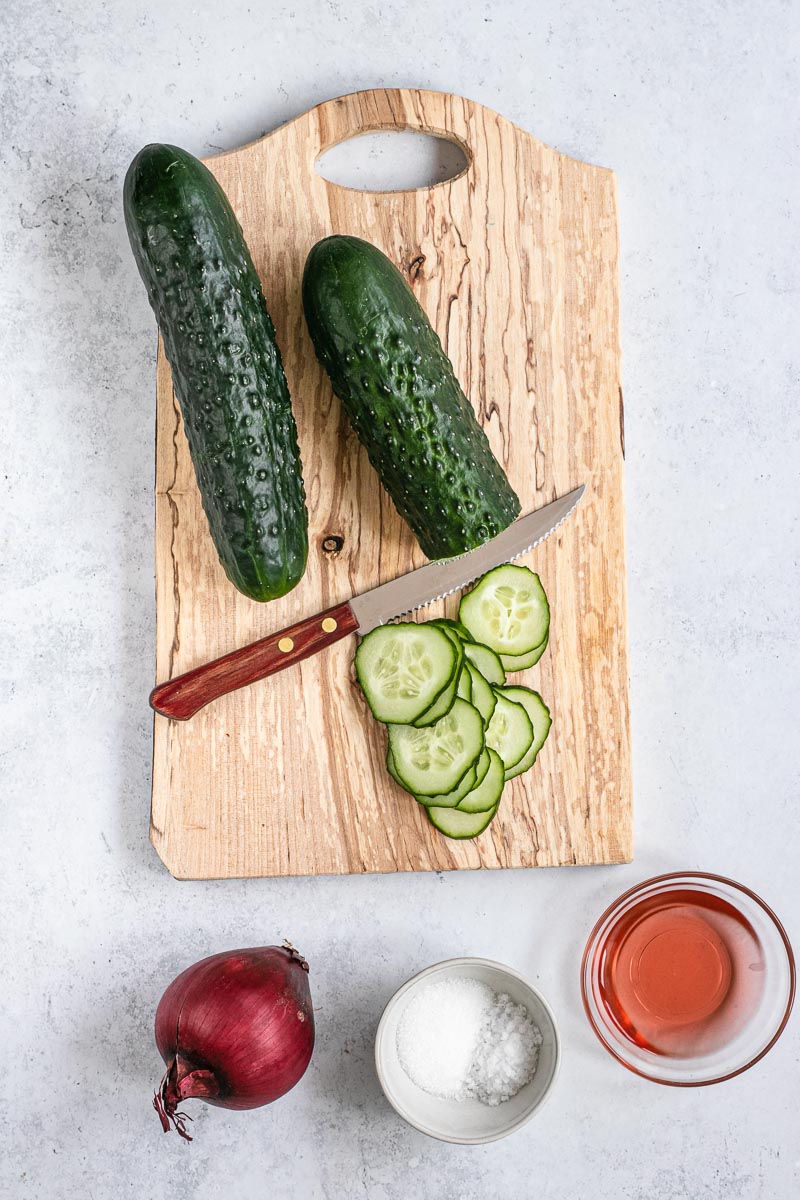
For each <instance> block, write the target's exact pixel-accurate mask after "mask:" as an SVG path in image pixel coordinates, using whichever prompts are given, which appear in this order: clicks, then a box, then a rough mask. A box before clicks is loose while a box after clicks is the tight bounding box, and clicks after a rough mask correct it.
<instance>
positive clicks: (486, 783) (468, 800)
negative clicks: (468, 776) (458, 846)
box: [458, 749, 505, 813]
mask: <svg viewBox="0 0 800 1200" xmlns="http://www.w3.org/2000/svg"><path fill="white" fill-rule="evenodd" d="M486 755H487V758H488V759H489V769H488V771H487V772H486V774H485V775H484V777H483V779H482V780H481V781H480V783H477V784H476V785H475V787H474V788H473V789H472V791H471V792H467V794H466V796H464V797H463V799H461V800H459V802H458V811H459V812H466V813H479V812H488V811H489V809H490V808H496V807H497V804H498V802H499V800H500V796H501V795H502V792H503V786H504V784H505V771H504V769H503V760H502V758H501V757H500V755H499V754H498V753H497V751H496V750H491V749H489V750H487V752H486Z"/></svg>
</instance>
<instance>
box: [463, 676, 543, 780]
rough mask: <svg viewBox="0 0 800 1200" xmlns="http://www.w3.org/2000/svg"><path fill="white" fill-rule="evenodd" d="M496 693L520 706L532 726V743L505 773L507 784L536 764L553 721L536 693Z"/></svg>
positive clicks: (513, 689)
mask: <svg viewBox="0 0 800 1200" xmlns="http://www.w3.org/2000/svg"><path fill="white" fill-rule="evenodd" d="M498 691H500V692H501V693H502V695H503V696H505V698H506V699H507V700H512V701H513V702H514V703H515V704H521V705H522V707H523V708H524V709H525V711H526V712H527V714H528V716H529V717H530V719H531V724H532V725H533V741H532V743H531V745H530V746H529V747H528V749H527V751H526V752H525V754H523V756H522V758H521V759H520V760H519V762H518V763H516V764H515V765H514V766H513V767H511V769H510V770H508V771H506V782H508V780H509V779H514V777H515V776H516V775H521V774H522V772H523V771H528V770H530V768H531V767H532V766H533V764H534V763H535V762H536V756H537V755H538V753H539V751H540V750H541V748H542V746H543V745H544V744H545V742H546V741H547V735H548V733H549V732H550V726H551V725H552V723H553V721H552V718H551V716H550V709H549V708H548V707H547V705H546V704H545V702H544V700H543V699H542V697H541V696H540V695H539V693H538V692H532V691H531V690H530V688H526V687H504V688H500V689H498ZM467 799H469V797H467Z"/></svg>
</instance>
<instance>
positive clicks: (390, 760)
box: [386, 746, 408, 792]
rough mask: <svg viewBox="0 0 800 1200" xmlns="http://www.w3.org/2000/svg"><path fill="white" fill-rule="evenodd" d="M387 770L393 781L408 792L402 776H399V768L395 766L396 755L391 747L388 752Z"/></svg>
mask: <svg viewBox="0 0 800 1200" xmlns="http://www.w3.org/2000/svg"><path fill="white" fill-rule="evenodd" d="M386 770H387V771H388V772H389V774H390V775H391V777H392V779H393V780H394V781H395V783H396V784H397V786H398V787H401V788H402V789H403V791H404V792H407V791H408V788H407V787H406V785H405V784H404V783H403V781H402V779H401V778H400V776H399V775H398V774H397V767H396V766H395V765H394V755H393V754H392V747H391V746H390V747H389V749H388V750H387V751H386Z"/></svg>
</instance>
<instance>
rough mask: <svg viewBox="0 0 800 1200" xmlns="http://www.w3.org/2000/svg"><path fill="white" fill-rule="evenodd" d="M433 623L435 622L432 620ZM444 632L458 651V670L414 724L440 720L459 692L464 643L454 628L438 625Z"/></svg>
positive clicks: (431, 722) (465, 697) (427, 723)
mask: <svg viewBox="0 0 800 1200" xmlns="http://www.w3.org/2000/svg"><path fill="white" fill-rule="evenodd" d="M430 624H431V625H434V624H435V622H433V621H431V622H430ZM437 628H439V629H441V631H442V633H444V634H446V635H447V637H449V638H450V641H451V642H452V643H453V647H454V649H455V652H456V671H455V675H454V676H453V678H452V679H451V680H450V683H449V684H448V686H447V687H446V688H445V690H444V691H443V692H442V694H441V695H440V696H439V697H438V698H437V699H436V700H434V702H433V704H432V705H431V706H430V708H428V709H426V710H425V712H424V713H423V714H422V716H421V717H417V719H416V721H412V724H413V725H432V724H433V722H434V721H438V720H439V717H443V716H444V714H445V713H446V712H450V709H451V708H452V707H453V701H454V700H455V698H456V696H457V695H458V694H459V692H458V685H459V680H460V679H461V674H462V670H463V666H464V643H463V642H462V641H461V638H460V637H459V636H458V634H457V633H456V631H455V630H454V629H450V628H449V627H448V626H447V625H437ZM462 699H464V700H469V696H464V697H462Z"/></svg>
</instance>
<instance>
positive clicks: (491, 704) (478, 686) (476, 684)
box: [464, 661, 497, 725]
mask: <svg viewBox="0 0 800 1200" xmlns="http://www.w3.org/2000/svg"><path fill="white" fill-rule="evenodd" d="M464 670H465V671H468V672H469V677H470V679H471V681H472V698H471V701H470V703H471V704H474V705H475V707H476V708H477V710H478V712H479V713H480V714H481V716H482V717H483V723H484V725H488V724H489V722H490V721H491V719H492V713H493V712H494V709H495V705H496V704H497V696H495V694H494V692H493V691H492V689H491V687H490V686H489V684H488V683H487V681H486V680H485V679H484V677H483V675H481V673H480V671H479V670H478V668H477V667H474V666H473V665H472V663H471V662H469V661H467V662H465V663H464Z"/></svg>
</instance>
